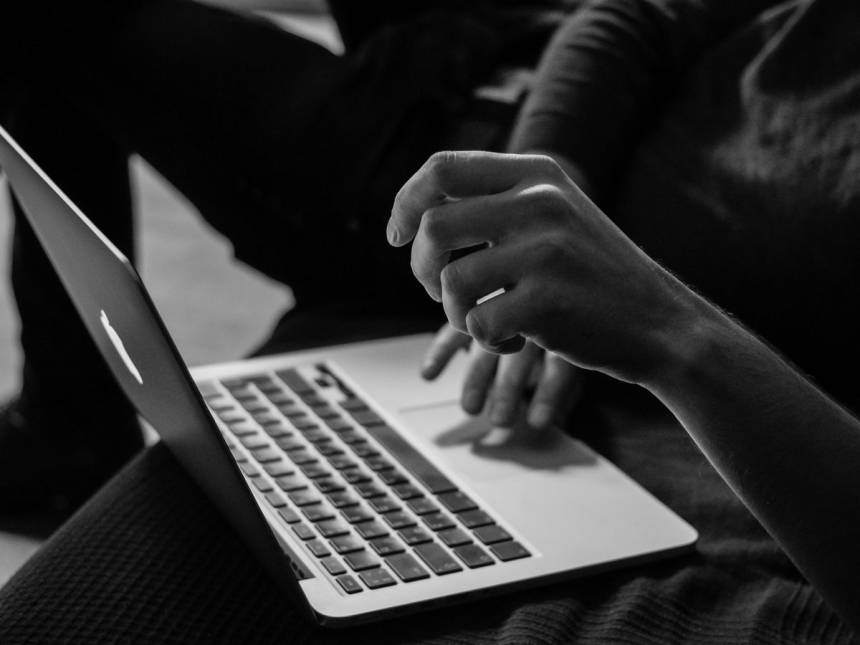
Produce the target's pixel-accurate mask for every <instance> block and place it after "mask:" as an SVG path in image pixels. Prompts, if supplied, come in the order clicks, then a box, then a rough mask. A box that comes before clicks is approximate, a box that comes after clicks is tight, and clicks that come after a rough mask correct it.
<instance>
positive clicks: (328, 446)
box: [317, 443, 343, 457]
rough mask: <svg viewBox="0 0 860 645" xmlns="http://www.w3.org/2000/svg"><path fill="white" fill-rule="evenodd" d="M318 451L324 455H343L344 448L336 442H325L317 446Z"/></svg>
mask: <svg viewBox="0 0 860 645" xmlns="http://www.w3.org/2000/svg"><path fill="white" fill-rule="evenodd" d="M317 452H318V453H320V454H321V455H323V456H324V457H332V456H334V455H342V454H343V450H341V449H340V448H338V447H337V444H335V443H324V444H321V445H318V446H317Z"/></svg>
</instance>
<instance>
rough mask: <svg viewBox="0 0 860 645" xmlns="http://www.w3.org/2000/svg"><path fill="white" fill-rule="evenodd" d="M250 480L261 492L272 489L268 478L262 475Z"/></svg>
mask: <svg viewBox="0 0 860 645" xmlns="http://www.w3.org/2000/svg"><path fill="white" fill-rule="evenodd" d="M250 481H252V482H254V486H256V487H257V490H258V491H260V492H261V493H268V492H269V491H270V490H274V488H273V487H272V485H271V484H270V483H269V480H268V479H263V478H262V477H254V478H253V479H251V480H250Z"/></svg>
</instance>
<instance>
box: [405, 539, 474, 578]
mask: <svg viewBox="0 0 860 645" xmlns="http://www.w3.org/2000/svg"><path fill="white" fill-rule="evenodd" d="M415 553H417V554H418V556H419V557H420V558H421V559H422V560H424V562H425V563H426V564H427V566H428V567H430V570H431V571H432V572H433V573H435V574H436V575H437V576H444V575H445V574H446V573H454V572H456V571H462V570H463V567H461V566H460V565H459V564H457V561H456V560H454V558H452V557H451V556H450V555H448V552H447V551H446V550H445V549H444V548H442V547H441V546H439V545H438V544H436V543H435V542H431V543H429V544H420V545H418V546H416V547H415Z"/></svg>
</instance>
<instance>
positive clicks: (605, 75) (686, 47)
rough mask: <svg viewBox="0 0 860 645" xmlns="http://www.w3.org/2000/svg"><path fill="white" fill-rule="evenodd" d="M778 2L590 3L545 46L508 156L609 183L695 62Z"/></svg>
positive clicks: (673, 0) (674, 0) (618, 0)
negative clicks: (541, 159) (541, 158)
mask: <svg viewBox="0 0 860 645" xmlns="http://www.w3.org/2000/svg"><path fill="white" fill-rule="evenodd" d="M777 2H778V0H749V1H747V2H725V1H723V0H600V1H599V2H591V3H589V4H588V5H587V6H586V7H585V8H583V9H582V10H580V11H578V12H576V13H574V14H572V15H571V16H570V17H569V18H568V19H567V20H566V21H565V22H564V24H563V25H562V26H561V27H560V28H559V30H558V31H557V32H556V35H555V37H554V38H553V40H552V42H551V43H550V45H549V46H548V47H547V49H546V51H545V53H544V56H543V59H542V62H541V64H540V66H539V69H538V73H537V77H536V79H535V84H534V89H533V90H532V92H531V94H530V95H529V98H528V100H527V101H526V103H525V105H524V106H523V109H522V111H521V113H520V117H519V119H518V122H517V126H516V128H515V130H514V133H513V136H512V138H511V144H510V147H509V150H510V151H511V152H537V151H542V152H545V153H547V154H549V155H550V156H552V157H554V158H556V159H557V160H558V159H559V158H563V159H565V160H567V162H569V163H572V164H574V165H575V166H577V167H578V168H580V169H581V170H582V172H583V174H585V175H587V176H588V177H589V178H590V179H591V180H592V181H593V182H594V183H595V184H596V185H597V186H598V187H605V186H606V184H607V183H608V182H609V181H611V179H612V176H613V173H614V172H615V171H617V170H618V168H619V166H620V165H621V164H623V163H624V161H625V160H626V159H627V158H628V157H629V155H630V150H631V147H632V146H633V145H634V144H635V143H636V141H637V140H638V139H639V137H640V136H641V134H642V132H643V131H644V130H646V129H647V127H648V125H649V124H650V123H651V121H652V120H653V118H654V116H655V113H656V111H657V108H658V107H659V105H660V103H661V102H662V101H664V100H665V99H666V98H668V97H669V96H670V95H671V93H672V90H673V88H674V87H675V86H676V85H677V84H678V81H679V79H681V78H683V75H684V74H685V73H686V71H687V70H689V69H690V68H691V67H692V66H693V65H694V64H695V62H696V61H697V60H698V59H699V57H701V55H702V54H703V53H704V52H705V51H707V50H708V49H709V48H711V47H712V46H714V45H715V44H716V43H717V42H719V41H720V40H721V39H722V38H725V37H726V36H727V35H728V34H729V33H731V31H732V30H733V29H736V28H738V27H739V26H740V25H742V24H744V23H745V22H746V21H748V20H750V19H751V18H752V17H753V16H755V15H757V14H758V13H760V12H761V11H762V10H764V9H765V8H767V7H768V6H771V5H774V4H777ZM574 179H577V178H576V177H574Z"/></svg>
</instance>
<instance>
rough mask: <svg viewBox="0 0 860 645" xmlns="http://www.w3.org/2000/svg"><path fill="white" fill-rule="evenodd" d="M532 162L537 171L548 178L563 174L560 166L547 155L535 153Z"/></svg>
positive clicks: (558, 177) (556, 177)
mask: <svg viewBox="0 0 860 645" xmlns="http://www.w3.org/2000/svg"><path fill="white" fill-rule="evenodd" d="M534 164H535V167H536V168H537V171H538V172H539V173H540V174H541V175H543V176H545V177H548V178H550V179H560V178H562V177H563V176H564V171H563V170H562V169H561V166H559V165H558V163H556V161H555V159H553V158H552V157H550V156H549V155H535V156H534Z"/></svg>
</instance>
